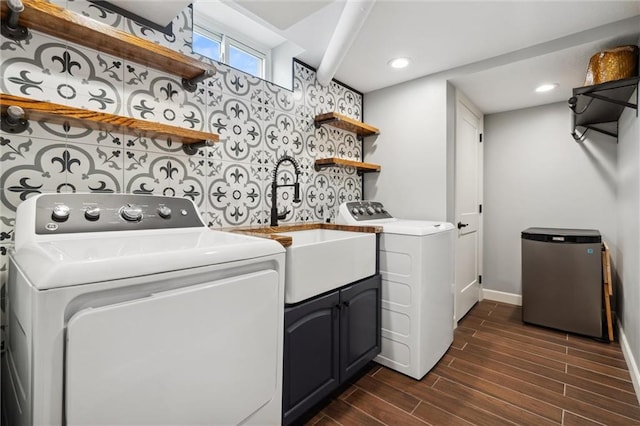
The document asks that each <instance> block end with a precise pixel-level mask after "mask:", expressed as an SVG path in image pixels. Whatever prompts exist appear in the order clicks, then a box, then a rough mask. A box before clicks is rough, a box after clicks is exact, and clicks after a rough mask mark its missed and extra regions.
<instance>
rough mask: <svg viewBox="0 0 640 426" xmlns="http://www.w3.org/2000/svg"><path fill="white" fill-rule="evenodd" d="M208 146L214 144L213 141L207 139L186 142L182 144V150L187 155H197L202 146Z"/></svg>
mask: <svg viewBox="0 0 640 426" xmlns="http://www.w3.org/2000/svg"><path fill="white" fill-rule="evenodd" d="M207 146H213V141H212V140H209V139H207V140H204V141H202V142H196V143H184V144H182V151H183V152H184V153H185V154H187V155H196V154H197V153H198V150H199V149H200V148H205V147H207Z"/></svg>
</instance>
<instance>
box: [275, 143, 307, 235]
mask: <svg viewBox="0 0 640 426" xmlns="http://www.w3.org/2000/svg"><path fill="white" fill-rule="evenodd" d="M285 162H289V163H291V164H292V165H293V168H294V170H295V172H296V182H295V183H293V184H280V185H278V181H277V178H278V170H279V169H280V165H281V164H282V163H285ZM299 177H300V166H299V165H298V162H297V161H296V160H295V159H294V158H293V157H291V156H290V155H284V156H282V157H281V158H280V159H279V160H278V161H277V162H276V166H275V167H274V168H273V178H272V180H271V226H278V219H280V220H282V219H284V218H285V217H286V216H287V214H289V211H288V210H286V209H285V212H284V214H278V206H277V200H278V188H282V187H285V186H293V202H294V203H299V202H300V201H302V200H301V199H300V183H299V182H298V179H299Z"/></svg>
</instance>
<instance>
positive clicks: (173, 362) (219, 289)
mask: <svg viewBox="0 0 640 426" xmlns="http://www.w3.org/2000/svg"><path fill="white" fill-rule="evenodd" d="M16 217H17V219H16V227H15V250H13V251H12V252H11V253H10V256H9V283H8V306H7V308H8V312H7V315H8V338H7V342H6V343H7V351H6V356H5V357H4V360H3V365H2V368H3V371H2V381H3V383H2V386H3V392H2V396H3V398H4V404H3V405H4V408H5V410H6V412H7V415H8V422H9V424H10V425H12V426H26V425H47V426H53V425H70V426H71V425H78V426H80V425H81V426H91V425H113V426H115V425H127V426H132V425H185V426H186V425H223V424H224V425H233V424H240V423H242V424H247V425H249V424H251V425H269V424H271V425H276V424H279V423H280V421H281V410H282V408H281V407H282V397H281V382H282V348H283V342H282V336H283V310H284V259H285V254H284V249H283V248H282V247H281V246H280V244H278V243H276V242H274V241H270V240H267V239H261V238H255V237H250V236H245V235H240V234H231V233H225V232H220V231H213V230H210V229H208V228H207V227H206V226H205V225H204V224H203V223H202V221H201V219H200V217H199V214H198V211H197V209H196V207H195V205H194V204H193V203H192V202H191V201H190V200H186V199H182V198H172V197H160V196H145V195H127V194H48V195H38V196H35V197H32V198H29V199H27V200H26V201H24V202H23V203H22V204H20V206H19V207H18V211H17V215H16Z"/></svg>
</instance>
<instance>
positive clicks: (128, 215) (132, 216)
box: [120, 204, 142, 222]
mask: <svg viewBox="0 0 640 426" xmlns="http://www.w3.org/2000/svg"><path fill="white" fill-rule="evenodd" d="M120 217H122V218H123V219H124V220H126V221H127V222H140V220H142V209H141V208H140V207H138V206H136V205H135V204H127V205H124V206H122V207H121V208H120Z"/></svg>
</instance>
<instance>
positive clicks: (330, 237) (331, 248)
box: [278, 228, 376, 303]
mask: <svg viewBox="0 0 640 426" xmlns="http://www.w3.org/2000/svg"><path fill="white" fill-rule="evenodd" d="M278 234H279V235H283V236H287V237H291V239H292V243H291V245H290V246H288V247H287V248H286V250H287V253H286V264H285V303H297V302H301V301H303V300H305V299H308V298H310V297H313V296H316V295H318V294H322V293H324V292H327V291H330V290H333V289H335V288H338V287H341V286H343V285H346V284H349V283H352V282H354V281H357V280H360V279H362V278H366V277H369V276H371V275H373V274H375V272H376V234H375V233H367V232H351V231H341V230H334V229H322V228H320V229H306V230H301V231H290V232H279V233H278Z"/></svg>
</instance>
